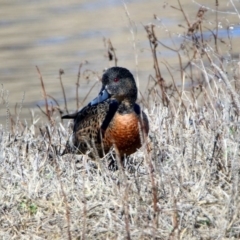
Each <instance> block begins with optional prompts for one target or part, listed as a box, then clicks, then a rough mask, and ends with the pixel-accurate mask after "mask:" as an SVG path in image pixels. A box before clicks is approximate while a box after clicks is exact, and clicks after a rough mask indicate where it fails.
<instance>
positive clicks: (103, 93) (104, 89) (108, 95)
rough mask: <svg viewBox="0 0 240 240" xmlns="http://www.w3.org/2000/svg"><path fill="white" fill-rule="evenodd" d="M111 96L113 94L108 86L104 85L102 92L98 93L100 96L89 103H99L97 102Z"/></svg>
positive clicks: (91, 104)
mask: <svg viewBox="0 0 240 240" xmlns="http://www.w3.org/2000/svg"><path fill="white" fill-rule="evenodd" d="M110 97H111V95H110V94H109V93H108V91H107V90H106V88H105V87H104V86H103V87H102V89H101V91H100V93H99V94H98V96H97V97H96V98H94V99H93V100H92V101H91V102H90V103H89V104H88V105H90V106H93V105H97V104H99V103H101V102H104V101H105V100H107V99H109V98H110Z"/></svg>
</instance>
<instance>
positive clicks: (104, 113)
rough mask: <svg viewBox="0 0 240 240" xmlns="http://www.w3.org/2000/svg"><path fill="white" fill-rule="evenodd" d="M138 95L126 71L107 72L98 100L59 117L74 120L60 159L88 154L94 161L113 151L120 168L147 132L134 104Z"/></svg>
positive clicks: (121, 69) (141, 114)
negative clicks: (68, 155) (117, 157)
mask: <svg viewBox="0 0 240 240" xmlns="http://www.w3.org/2000/svg"><path fill="white" fill-rule="evenodd" d="M137 95H138V89H137V85H136V81H135V79H134V77H133V74H132V73H131V72H130V71H129V70H128V69H126V68H123V67H111V68H109V69H107V70H106V71H105V72H104V74H103V76H102V87H101V90H100V92H99V94H98V96H97V97H96V98H94V99H93V100H92V101H91V102H90V103H88V104H87V106H85V107H83V108H82V109H80V110H79V111H77V112H75V113H73V114H67V115H63V116H62V119H73V131H72V134H71V136H70V137H69V140H68V141H67V143H66V147H65V150H64V151H63V153H62V154H61V155H64V154H68V153H73V154H87V155H88V156H89V157H90V158H91V159H92V160H96V159H100V158H103V157H104V156H105V155H106V154H108V153H109V151H110V150H111V149H112V148H114V149H115V152H116V153H117V154H118V156H119V157H120V160H121V164H122V163H123V161H124V158H125V157H128V156H130V155H131V154H133V153H135V152H136V151H137V149H139V148H140V147H141V146H142V144H143V143H144V142H145V141H146V138H147V135H148V132H149V121H148V118H147V115H146V114H145V113H144V111H142V110H141V108H140V106H139V105H138V104H137V103H136V101H137ZM112 164H113V162H112V161H111V163H110V164H109V168H111V166H112Z"/></svg>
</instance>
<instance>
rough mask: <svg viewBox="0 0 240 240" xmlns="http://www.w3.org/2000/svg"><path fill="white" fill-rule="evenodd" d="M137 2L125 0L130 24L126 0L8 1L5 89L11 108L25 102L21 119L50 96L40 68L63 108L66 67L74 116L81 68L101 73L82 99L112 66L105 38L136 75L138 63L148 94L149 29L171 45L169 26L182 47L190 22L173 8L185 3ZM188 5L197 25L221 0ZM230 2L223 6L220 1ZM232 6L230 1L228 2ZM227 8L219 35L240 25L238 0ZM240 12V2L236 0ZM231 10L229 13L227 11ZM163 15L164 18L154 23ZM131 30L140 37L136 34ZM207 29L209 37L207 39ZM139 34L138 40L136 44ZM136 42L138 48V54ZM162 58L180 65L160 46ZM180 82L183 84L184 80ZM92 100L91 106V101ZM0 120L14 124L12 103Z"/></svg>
mask: <svg viewBox="0 0 240 240" xmlns="http://www.w3.org/2000/svg"><path fill="white" fill-rule="evenodd" d="M166 2H168V4H165V3H164V1H157V0H129V1H125V4H126V6H127V11H128V12H129V14H130V18H131V21H132V25H131V24H130V23H129V20H128V17H127V14H126V9H125V7H124V4H123V2H122V1H117V0H95V1H94V0H90V1H83V0H79V1H76V0H70V1H68V0H63V1H57V0H55V1H47V0H38V1H34V0H32V1H30V0H21V1H16V0H15V1H14V0H13V1H3V0H1V1H0V29H1V31H0V84H2V86H3V88H4V90H5V94H8V105H9V108H10V111H11V112H12V113H14V107H15V104H16V103H21V101H22V100H23V108H22V112H21V117H23V118H26V119H29V112H30V109H34V110H35V111H36V114H37V115H41V114H39V111H38V110H37V108H36V105H37V104H39V105H42V104H43V101H42V93H41V88H40V82H39V78H38V74H37V71H36V67H35V66H36V65H37V66H38V67H39V68H40V70H41V73H42V75H43V79H44V82H45V85H46V89H47V93H48V94H50V95H51V96H53V97H54V98H56V99H57V100H58V101H59V102H60V103H61V104H63V98H62V93H61V88H60V85H59V79H58V71H59V69H60V68H61V69H63V70H64V72H65V74H64V75H63V76H62V79H63V83H64V86H65V89H66V94H67V98H68V101H69V110H70V111H74V110H75V109H76V104H75V101H74V97H75V86H76V85H75V84H76V80H77V73H78V67H79V64H80V63H83V62H85V61H87V62H88V64H85V65H83V67H82V71H84V70H86V69H91V70H94V71H95V72H96V73H97V74H96V75H93V76H91V77H90V80H89V81H86V80H83V79H82V81H81V83H80V90H79V96H80V100H82V99H83V98H84V97H85V95H86V93H87V92H88V90H89V89H90V87H91V86H92V85H93V84H94V83H95V82H96V81H97V76H101V74H102V71H103V69H104V68H107V67H109V66H112V65H113V63H109V61H108V59H107V58H106V56H105V55H106V47H105V46H104V41H103V39H104V38H106V39H108V38H110V39H111V41H112V43H113V46H114V47H115V48H116V53H117V57H118V65H119V66H124V67H127V68H129V69H130V70H131V71H132V72H133V73H134V74H136V59H137V66H138V76H139V88H140V89H141V91H142V92H144V90H145V88H146V84H147V76H148V75H149V74H153V68H152V66H153V64H152V58H151V52H150V50H149V43H148V41H147V38H146V33H145V31H144V28H143V25H145V24H148V23H150V22H152V23H155V24H157V26H158V27H157V28H156V31H157V36H158V38H159V39H161V41H163V42H164V43H166V44H168V43H169V37H168V32H167V31H166V29H168V30H169V31H171V32H172V33H173V35H174V39H175V41H176V42H177V43H180V42H181V41H182V39H181V38H179V39H178V33H182V32H183V29H182V28H179V27H178V24H179V23H182V24H185V22H184V21H183V16H182V15H181V14H180V12H179V11H177V10H174V9H173V8H171V7H170V6H171V5H173V6H177V1H176V0H172V1H166ZM181 2H182V4H183V7H184V9H185V11H186V12H187V14H188V17H189V19H190V21H194V20H195V16H196V12H197V10H198V8H199V5H201V4H203V5H205V6H207V7H208V8H209V9H214V8H215V7H214V2H215V1H211V2H212V3H209V2H210V1H209V0H202V1H198V2H196V1H191V0H182V1H181ZM219 2H222V1H219ZM223 2H225V1H223ZM227 2H228V1H226V3H220V6H219V9H220V13H219V20H220V21H221V26H220V31H219V34H220V36H221V37H222V38H224V37H226V34H227V31H226V28H227V26H229V22H231V23H233V24H238V23H239V22H240V19H239V16H238V15H237V14H236V12H235V11H234V8H233V6H231V5H230V3H229V4H228V5H227ZM235 3H236V4H238V5H236V7H237V9H240V4H239V2H235ZM226 12H227V13H226ZM153 14H156V15H157V16H158V17H159V18H160V19H161V22H160V21H156V20H154V19H153ZM206 17H207V18H208V24H209V26H211V24H212V25H214V24H215V23H214V20H215V13H214V12H213V11H211V10H209V11H208V12H207V15H206ZM131 31H132V32H133V33H134V34H132V33H131ZM207 34H209V33H207V32H206V36H207ZM231 34H232V36H233V47H234V52H235V53H239V44H238V41H239V40H238V39H239V34H240V32H239V28H238V27H237V26H236V25H235V26H234V29H233V30H232V31H231ZM133 36H134V41H133ZM133 43H135V45H136V50H134V47H133ZM158 54H159V58H162V59H164V60H167V61H169V62H170V63H171V64H172V65H175V64H177V57H176V55H175V54H173V53H172V52H169V51H167V50H166V49H164V48H161V47H159V52H158ZM179 82H180V81H179ZM98 91H99V84H98V85H96V87H95V88H94V89H93V91H92V92H91V94H90V95H89V98H92V97H93V95H95V94H96V92H98ZM89 98H88V99H87V101H88V100H89ZM0 108H1V109H0V123H2V124H5V122H6V108H7V107H6V104H4V103H1V102H0Z"/></svg>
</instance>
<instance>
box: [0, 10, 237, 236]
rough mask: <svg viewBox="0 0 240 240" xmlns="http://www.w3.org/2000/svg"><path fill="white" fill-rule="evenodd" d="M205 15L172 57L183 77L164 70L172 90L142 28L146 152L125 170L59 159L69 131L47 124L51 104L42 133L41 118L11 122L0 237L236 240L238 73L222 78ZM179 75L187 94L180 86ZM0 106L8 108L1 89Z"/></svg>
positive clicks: (3, 134)
mask: <svg viewBox="0 0 240 240" xmlns="http://www.w3.org/2000/svg"><path fill="white" fill-rule="evenodd" d="M181 11H183V10H181ZM201 14H205V12H204V11H202V10H201V9H200V11H199V12H198V20H199V21H196V23H195V25H194V24H192V25H191V24H189V25H188V27H189V29H188V31H187V33H186V34H185V35H184V37H185V39H187V38H188V40H186V41H185V42H184V43H183V45H182V46H181V48H179V50H176V49H174V51H175V52H176V54H177V56H178V58H179V69H178V70H177V71H173V69H172V68H171V67H170V66H169V65H168V64H167V63H163V64H164V66H165V67H166V68H167V69H168V70H169V76H170V79H172V81H173V82H172V84H170V85H166V82H165V80H164V78H163V76H161V71H160V67H159V66H160V65H159V62H158V61H159V60H158V59H157V54H156V49H157V46H158V44H161V42H160V41H158V39H157V37H156V35H155V33H154V28H153V27H152V26H147V27H146V28H145V29H146V31H147V33H148V38H149V40H150V46H151V50H152V53H153V59H154V61H153V62H154V69H155V76H154V77H152V78H151V79H152V80H151V81H152V83H153V84H152V85H153V87H151V88H149V95H148V96H147V97H145V99H142V105H145V106H147V107H146V109H145V112H146V113H147V114H148V117H149V121H150V133H149V146H148V148H149V147H150V148H151V151H150V152H148V151H147V149H146V146H144V147H143V148H142V149H140V150H139V151H138V152H137V153H135V154H134V155H133V157H132V159H131V162H129V163H128V167H131V171H128V170H127V169H125V170H123V171H122V170H119V171H117V172H111V171H109V170H108V169H107V162H106V161H105V160H100V161H99V162H97V163H92V162H91V161H88V159H87V157H86V156H75V155H65V156H63V157H60V156H59V155H58V153H59V151H60V149H62V146H63V145H64V143H65V141H66V139H67V137H68V135H69V132H70V130H69V129H68V127H67V126H65V125H62V123H56V121H52V119H53V118H54V116H53V115H48V114H51V111H50V110H49V109H48V106H46V108H47V110H46V114H47V117H48V119H49V122H50V124H48V125H47V127H41V131H40V132H39V128H38V126H37V124H36V121H37V120H34V119H33V123H32V124H31V125H26V124H23V123H22V122H21V121H11V117H8V123H7V127H6V128H3V126H2V127H1V129H0V179H1V181H0V189H1V191H0V211H1V216H0V238H1V239H239V238H240V217H239V215H240V213H239V209H240V199H239V187H240V185H239V183H240V182H239V177H240V166H239V165H240V161H239V159H240V156H239V146H240V145H239V142H240V132H239V131H240V124H239V114H240V104H239V101H240V99H239V75H238V74H237V72H236V71H235V70H233V71H232V73H228V75H226V74H225V72H226V69H225V67H226V62H224V60H223V59H222V58H221V56H219V53H218V51H219V48H220V46H219V42H218V38H216V39H215V38H214V39H215V40H214V41H213V46H215V47H211V43H210V42H207V41H205V40H204V37H203V35H202V33H201V29H202V26H201V24H203V23H202V22H201V21H202V15H201ZM196 36H199V38H197V37H196ZM111 46H112V45H111ZM112 48H113V47H112ZM170 50H171V51H172V50H173V49H170ZM206 50H207V51H206ZM182 56H188V61H187V62H186V63H184V61H183V60H182ZM233 65H234V62H231V66H233ZM235 67H236V69H237V67H238V66H237V65H236V66H235ZM232 69H234V67H232ZM175 70H176V69H175ZM176 72H177V76H176ZM39 74H40V72H39ZM179 75H180V76H181V79H182V82H183V83H184V81H185V79H186V78H188V79H190V80H191V81H192V88H191V89H188V90H184V88H181V89H178V88H177V87H176V84H175V78H177V77H179ZM77 87H78V86H77ZM44 96H45V99H46V98H47V94H46V93H45V94H44ZM1 104H4V105H5V106H6V105H7V95H6V94H5V92H4V90H2V91H1ZM77 105H78V104H77ZM65 108H66V109H67V107H66V104H65ZM11 126H12V127H11Z"/></svg>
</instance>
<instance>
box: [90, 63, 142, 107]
mask: <svg viewBox="0 0 240 240" xmlns="http://www.w3.org/2000/svg"><path fill="white" fill-rule="evenodd" d="M109 98H111V99H112V100H117V101H118V102H119V103H121V102H125V103H128V104H134V103H135V101H136V100H137V86H136V82H135V80H134V77H133V75H132V74H131V73H130V72H129V70H127V69H126V68H122V67H112V68H109V69H108V70H107V71H106V72H105V73H104V74H103V76H102V89H101V91H100V93H99V95H98V97H97V98H95V99H94V100H93V101H92V102H91V103H90V104H91V105H94V104H97V103H100V102H102V101H105V100H106V99H109Z"/></svg>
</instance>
